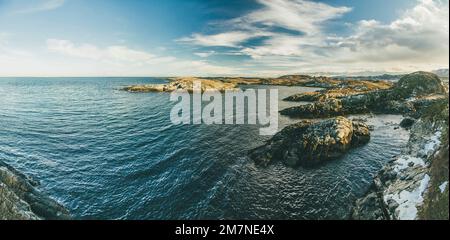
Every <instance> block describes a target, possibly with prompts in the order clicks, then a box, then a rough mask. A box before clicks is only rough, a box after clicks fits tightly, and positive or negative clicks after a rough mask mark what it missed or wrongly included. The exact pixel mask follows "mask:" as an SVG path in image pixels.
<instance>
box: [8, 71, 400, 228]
mask: <svg viewBox="0 0 450 240" xmlns="http://www.w3.org/2000/svg"><path fill="white" fill-rule="evenodd" d="M151 82H153V83H161V82H164V79H158V78H0V159H1V160H3V161H5V162H7V163H9V164H11V165H13V166H14V167H16V168H17V169H19V170H21V171H23V172H25V173H26V174H28V175H30V176H32V177H33V178H35V179H36V180H39V181H40V182H41V187H40V189H41V190H42V191H44V192H46V193H48V194H49V195H50V196H52V197H53V198H55V199H57V200H58V201H60V202H61V203H63V204H64V205H65V206H66V207H67V208H68V209H70V211H71V212H72V214H73V215H74V216H75V217H76V218H79V219H98V218H100V219H260V218H269V219H341V218H346V217H347V216H348V213H349V209H350V207H351V205H352V202H353V201H354V200H355V199H356V198H357V197H359V196H361V195H362V194H364V192H365V191H366V190H367V188H368V187H369V185H370V182H371V180H372V176H373V175H374V174H375V173H376V172H377V171H378V170H379V169H380V168H381V166H382V165H383V164H384V163H385V162H386V161H388V160H389V159H390V158H391V157H392V156H394V155H396V154H399V152H400V150H401V148H402V146H404V144H405V143H406V141H407V138H408V134H407V132H406V131H404V130H400V129H397V130H395V129H394V127H395V124H396V123H398V122H399V121H400V120H401V117H400V116H393V115H383V116H377V117H372V118H369V123H370V124H372V125H374V126H375V130H374V131H373V133H372V140H371V141H370V143H369V144H368V145H366V146H363V147H361V148H357V149H354V150H351V151H350V153H348V154H347V155H346V156H344V157H342V158H341V159H337V160H335V161H331V162H329V163H327V164H324V165H322V166H319V167H317V168H314V169H303V168H298V169H292V168H288V167H285V166H283V165H282V164H279V163H278V164H274V165H272V166H269V167H268V168H259V167H256V166H255V165H254V164H253V163H252V162H251V161H250V160H248V159H247V157H246V152H247V150H249V149H252V148H254V147H257V146H259V145H261V144H263V143H264V141H265V140H267V139H268V138H267V137H262V136H259V126H251V125H232V126H230V125H214V126H207V125H195V126H194V125H181V126H174V125H172V124H171V122H170V119H169V117H170V115H169V113H170V110H171V108H172V106H173V105H174V103H172V102H170V101H169V95H168V94H166V93H141V94H130V93H127V92H123V91H120V90H119V89H120V87H122V86H126V85H130V84H138V83H151ZM264 88H267V87H264ZM278 88H279V90H280V92H279V95H280V98H284V97H286V96H289V95H291V94H294V93H297V92H301V91H311V90H314V89H307V88H300V87H278ZM295 104H298V103H286V102H280V109H282V108H285V107H289V106H292V105H295ZM279 121H280V127H282V126H285V125H287V124H291V123H294V122H295V121H296V120H295V119H290V118H287V117H280V119H279Z"/></svg>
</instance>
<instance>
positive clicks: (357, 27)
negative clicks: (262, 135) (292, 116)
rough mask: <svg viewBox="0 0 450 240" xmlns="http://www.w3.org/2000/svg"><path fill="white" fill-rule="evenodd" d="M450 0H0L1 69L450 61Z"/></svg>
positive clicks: (318, 67) (320, 70)
mask: <svg viewBox="0 0 450 240" xmlns="http://www.w3.org/2000/svg"><path fill="white" fill-rule="evenodd" d="M448 65H449V2H448V0H323V1H314V0H227V1H225V0H223V1H219V0H204V1H203V0H189V1H187V0H165V1H159V0H158V1H157V0H146V1H143V0H126V1H124V0H0V76H187V75H190V76H228V75H229V76H279V75H285V74H298V73H315V74H336V73H345V74H361V73H384V72H395V73H407V72H413V71H417V70H425V71H430V70H435V69H440V68H448Z"/></svg>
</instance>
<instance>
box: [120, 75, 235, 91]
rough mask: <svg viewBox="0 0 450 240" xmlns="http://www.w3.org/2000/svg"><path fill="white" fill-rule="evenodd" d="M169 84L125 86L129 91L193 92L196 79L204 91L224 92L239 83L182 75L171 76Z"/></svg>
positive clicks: (232, 88)
mask: <svg viewBox="0 0 450 240" xmlns="http://www.w3.org/2000/svg"><path fill="white" fill-rule="evenodd" d="M168 80H169V83H167V84H146V85H132V86H127V87H125V88H123V90H125V91H128V92H173V91H175V90H187V91H188V92H191V93H192V92H193V88H194V84H193V83H194V81H201V83H202V85H201V90H202V92H204V91H208V90H217V91H220V92H224V91H226V90H236V89H237V84H236V83H234V82H223V81H220V80H211V79H204V78H197V77H180V78H169V79H168Z"/></svg>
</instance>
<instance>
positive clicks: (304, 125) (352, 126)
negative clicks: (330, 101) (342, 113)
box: [249, 117, 370, 167]
mask: <svg viewBox="0 0 450 240" xmlns="http://www.w3.org/2000/svg"><path fill="white" fill-rule="evenodd" d="M369 139H370V132H369V127H368V126H367V125H366V124H365V123H362V122H356V121H351V120H349V119H347V118H344V117H337V118H333V119H328V120H324V121H320V122H312V121H308V120H305V121H301V122H299V123H296V124H293V125H290V126H288V127H286V128H284V129H283V130H282V131H281V132H279V133H278V134H276V135H275V136H274V137H273V138H272V139H271V140H269V141H268V142H267V143H266V144H265V145H263V146H261V147H259V148H256V149H254V150H251V151H250V153H249V156H250V158H251V159H253V160H254V161H255V163H256V164H257V165H262V166H267V165H269V164H270V163H272V162H273V161H282V162H283V163H285V164H286V165H288V166H292V167H295V166H306V167H308V166H314V165H317V164H319V163H322V162H324V161H327V160H330V159H335V158H338V157H340V156H342V155H343V154H345V153H346V152H347V151H348V150H349V149H350V148H352V147H356V146H359V145H362V144H365V143H367V142H368V141H369Z"/></svg>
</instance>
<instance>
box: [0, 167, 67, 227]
mask: <svg viewBox="0 0 450 240" xmlns="http://www.w3.org/2000/svg"><path fill="white" fill-rule="evenodd" d="M37 186H39V183H38V182H36V181H34V180H32V179H30V178H29V177H27V176H25V175H24V174H22V173H20V172H18V171H17V170H15V169H14V168H12V167H11V166H9V165H7V164H6V163H4V162H2V161H0V220H68V219H71V216H70V214H69V211H68V210H67V209H66V208H64V206H62V205H61V204H59V203H58V202H56V201H55V200H53V199H51V198H49V197H48V196H47V195H45V194H43V193H42V192H40V191H39V190H37V188H36V187H37Z"/></svg>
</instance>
